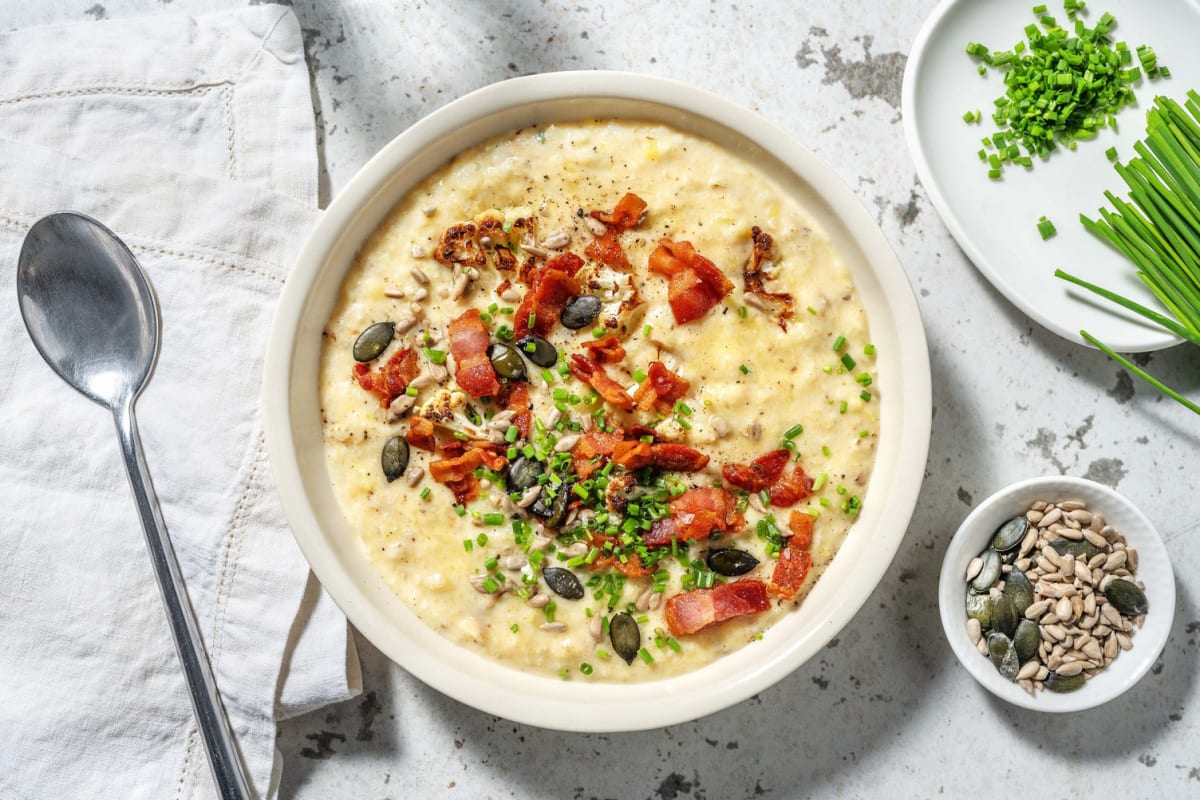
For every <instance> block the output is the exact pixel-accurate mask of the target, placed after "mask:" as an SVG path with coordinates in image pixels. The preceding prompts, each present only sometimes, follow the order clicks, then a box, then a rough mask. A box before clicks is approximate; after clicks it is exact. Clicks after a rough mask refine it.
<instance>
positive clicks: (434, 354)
mask: <svg viewBox="0 0 1200 800" xmlns="http://www.w3.org/2000/svg"><path fill="white" fill-rule="evenodd" d="M422 352H423V353H425V357H426V358H428V359H429V360H430V361H432V362H433V363H434V364H445V363H446V351H445V350H434V349H433V348H431V347H426V348H425V349H424V350H422Z"/></svg>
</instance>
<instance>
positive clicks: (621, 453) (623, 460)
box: [612, 440, 654, 469]
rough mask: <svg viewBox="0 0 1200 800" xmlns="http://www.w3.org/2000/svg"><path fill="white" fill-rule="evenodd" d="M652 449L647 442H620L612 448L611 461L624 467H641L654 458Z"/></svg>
mask: <svg viewBox="0 0 1200 800" xmlns="http://www.w3.org/2000/svg"><path fill="white" fill-rule="evenodd" d="M653 453H654V451H653V449H652V448H651V446H650V444H649V443H648V442H642V441H637V440H635V441H631V442H621V443H619V444H618V445H617V446H616V447H614V448H613V454H612V460H613V463H614V464H616V465H618V466H621V467H624V468H625V469H641V468H642V467H648V466H650V464H651V462H652V461H653V460H654V457H653Z"/></svg>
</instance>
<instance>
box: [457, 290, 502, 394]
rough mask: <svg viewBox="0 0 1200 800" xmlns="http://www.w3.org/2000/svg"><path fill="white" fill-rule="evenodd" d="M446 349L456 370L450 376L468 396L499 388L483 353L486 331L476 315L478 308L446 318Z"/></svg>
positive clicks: (489, 362)
mask: <svg viewBox="0 0 1200 800" xmlns="http://www.w3.org/2000/svg"><path fill="white" fill-rule="evenodd" d="M449 331H450V352H451V354H453V356H454V363H455V364H457V365H458V371H457V372H456V373H455V375H454V379H455V380H456V381H457V382H458V385H459V386H460V387H461V388H462V390H463V391H464V392H466V393H467V394H469V395H471V396H472V397H484V396H485V395H494V394H496V392H498V391H500V382H499V381H498V380H496V370H495V369H493V368H492V362H491V361H490V360H489V359H488V357H487V349H488V344H489V340H488V331H487V328H486V327H484V324H483V320H482V319H480V318H479V309H477V308H468V309H467V310H466V311H464V312H463V313H462V314H460V315H458V316H457V317H456V318H454V319H453V320H451V322H450V329H449Z"/></svg>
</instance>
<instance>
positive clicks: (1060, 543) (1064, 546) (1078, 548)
mask: <svg viewBox="0 0 1200 800" xmlns="http://www.w3.org/2000/svg"><path fill="white" fill-rule="evenodd" d="M1050 546H1051V547H1053V548H1054V552H1056V553H1058V554H1059V555H1060V556H1068V555H1069V556H1070V557H1071V558H1079V557H1080V556H1083V560H1084V561H1091V560H1092V557H1093V556H1095V555H1096V554H1097V553H1099V552H1100V550H1099V548H1097V547H1096V545H1094V544H1092V543H1091V542H1089V541H1088V540H1087V539H1080V540H1079V541H1077V542H1073V541H1071V540H1070V539H1063V538H1062V537H1059V538H1058V539H1055V540H1054V541H1053V542H1051V543H1050Z"/></svg>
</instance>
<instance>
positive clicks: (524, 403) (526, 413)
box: [496, 381, 533, 439]
mask: <svg viewBox="0 0 1200 800" xmlns="http://www.w3.org/2000/svg"><path fill="white" fill-rule="evenodd" d="M496 403H497V405H499V406H500V407H501V408H503V409H504V410H506V411H512V412H513V421H512V424H513V425H516V426H517V431H518V433H519V434H520V437H519V438H521V439H528V438H529V431H530V430H531V429H532V427H533V412H532V411H530V410H529V384H528V383H524V382H522V381H510V382H509V383H506V384H504V385H503V386H502V387H501V388H500V394H499V395H498V396H497V397H496Z"/></svg>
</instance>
